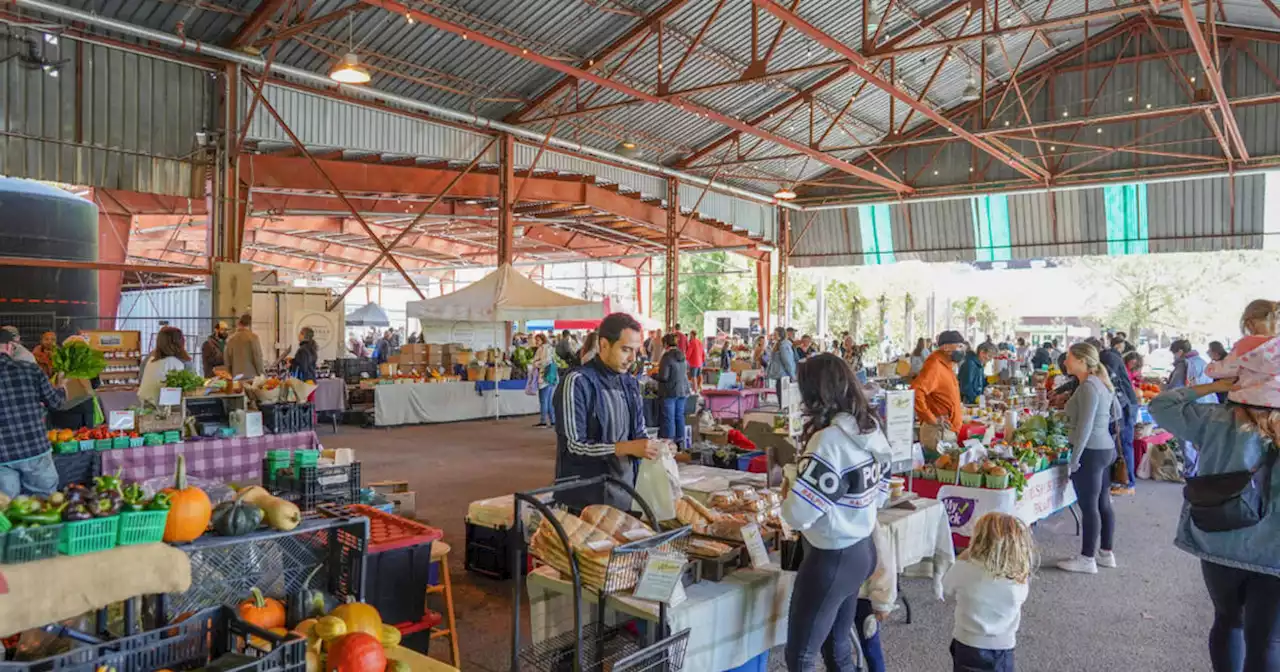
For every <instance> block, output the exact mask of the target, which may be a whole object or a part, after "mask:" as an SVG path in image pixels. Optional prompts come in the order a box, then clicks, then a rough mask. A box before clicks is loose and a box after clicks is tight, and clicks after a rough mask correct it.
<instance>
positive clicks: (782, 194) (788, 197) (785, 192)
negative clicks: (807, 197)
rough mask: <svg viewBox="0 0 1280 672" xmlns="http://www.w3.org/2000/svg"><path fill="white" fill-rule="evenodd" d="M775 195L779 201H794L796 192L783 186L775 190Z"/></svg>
mask: <svg viewBox="0 0 1280 672" xmlns="http://www.w3.org/2000/svg"><path fill="white" fill-rule="evenodd" d="M773 197H774V198H776V199H778V200H779V201H794V200H795V198H796V192H794V191H792V190H790V189H788V188H787V187H783V188H781V189H779V190H777V191H775V192H773Z"/></svg>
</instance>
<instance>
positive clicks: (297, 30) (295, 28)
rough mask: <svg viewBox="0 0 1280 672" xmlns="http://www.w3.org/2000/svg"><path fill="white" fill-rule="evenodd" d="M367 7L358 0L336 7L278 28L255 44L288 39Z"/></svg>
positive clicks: (254, 42) (254, 44)
mask: <svg viewBox="0 0 1280 672" xmlns="http://www.w3.org/2000/svg"><path fill="white" fill-rule="evenodd" d="M365 9H366V6H365V5H362V4H360V3H358V2H357V3H355V4H352V5H348V6H346V7H343V8H341V9H335V10H333V11H332V12H329V13H328V14H322V15H320V16H317V17H316V18H314V19H310V20H308V21H303V22H302V23H298V24H294V25H292V26H289V27H288V28H285V29H283V30H278V31H276V32H274V33H271V34H270V35H266V36H264V37H262V38H259V39H257V40H254V41H253V46H255V47H258V48H259V49H261V48H262V47H265V46H267V45H269V44H271V43H272V42H279V41H283V40H287V39H289V38H291V37H294V36H295V35H300V34H302V33H305V32H307V31H309V30H312V29H315V28H319V27H320V26H323V25H326V24H330V23H333V22H334V21H337V20H338V19H341V18H343V17H345V16H346V15H348V14H351V13H353V12H362V11H364V10H365Z"/></svg>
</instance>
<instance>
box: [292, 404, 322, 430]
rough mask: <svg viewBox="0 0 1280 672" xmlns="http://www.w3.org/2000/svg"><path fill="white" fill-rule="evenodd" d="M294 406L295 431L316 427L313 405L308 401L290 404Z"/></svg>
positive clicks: (293, 424)
mask: <svg viewBox="0 0 1280 672" xmlns="http://www.w3.org/2000/svg"><path fill="white" fill-rule="evenodd" d="M290 405H291V406H293V410H292V412H293V422H292V423H291V424H292V426H293V431H295V432H308V431H311V430H313V429H315V426H316V422H315V413H314V412H313V411H312V405H311V404H308V403H301V402H299V403H296V404H290Z"/></svg>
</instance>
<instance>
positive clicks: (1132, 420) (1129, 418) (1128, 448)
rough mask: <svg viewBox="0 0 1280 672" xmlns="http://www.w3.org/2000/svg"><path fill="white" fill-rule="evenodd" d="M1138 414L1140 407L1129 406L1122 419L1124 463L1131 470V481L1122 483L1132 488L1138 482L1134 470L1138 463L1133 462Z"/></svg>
mask: <svg viewBox="0 0 1280 672" xmlns="http://www.w3.org/2000/svg"><path fill="white" fill-rule="evenodd" d="M1137 416H1138V409H1136V408H1134V407H1132V406H1129V407H1127V408H1125V409H1124V418H1123V419H1121V420H1120V450H1121V451H1122V454H1123V455H1124V465H1125V467H1126V468H1128V470H1129V482H1128V483H1121V484H1120V485H1123V486H1125V487H1128V488H1132V487H1133V486H1134V485H1135V484H1137V482H1138V481H1137V480H1136V479H1135V478H1134V473H1135V471H1134V470H1135V469H1137V468H1138V465H1136V464H1134V463H1133V430H1134V425H1135V424H1137V422H1138V417H1137Z"/></svg>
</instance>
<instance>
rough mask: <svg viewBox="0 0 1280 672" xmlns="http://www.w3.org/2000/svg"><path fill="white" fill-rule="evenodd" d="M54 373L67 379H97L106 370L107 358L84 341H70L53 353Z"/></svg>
mask: <svg viewBox="0 0 1280 672" xmlns="http://www.w3.org/2000/svg"><path fill="white" fill-rule="evenodd" d="M51 361H52V363H53V371H54V373H61V374H63V375H64V376H66V377H67V378H85V379H89V378H97V377H98V375H99V374H101V373H102V370H103V369H105V368H107V358H106V356H105V355H103V354H102V353H101V352H98V351H97V350H94V349H93V348H91V347H89V344H88V343H85V342H84V341H71V342H70V343H67V344H66V345H64V346H62V347H61V348H58V349H57V350H54V351H53V356H52V357H51Z"/></svg>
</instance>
